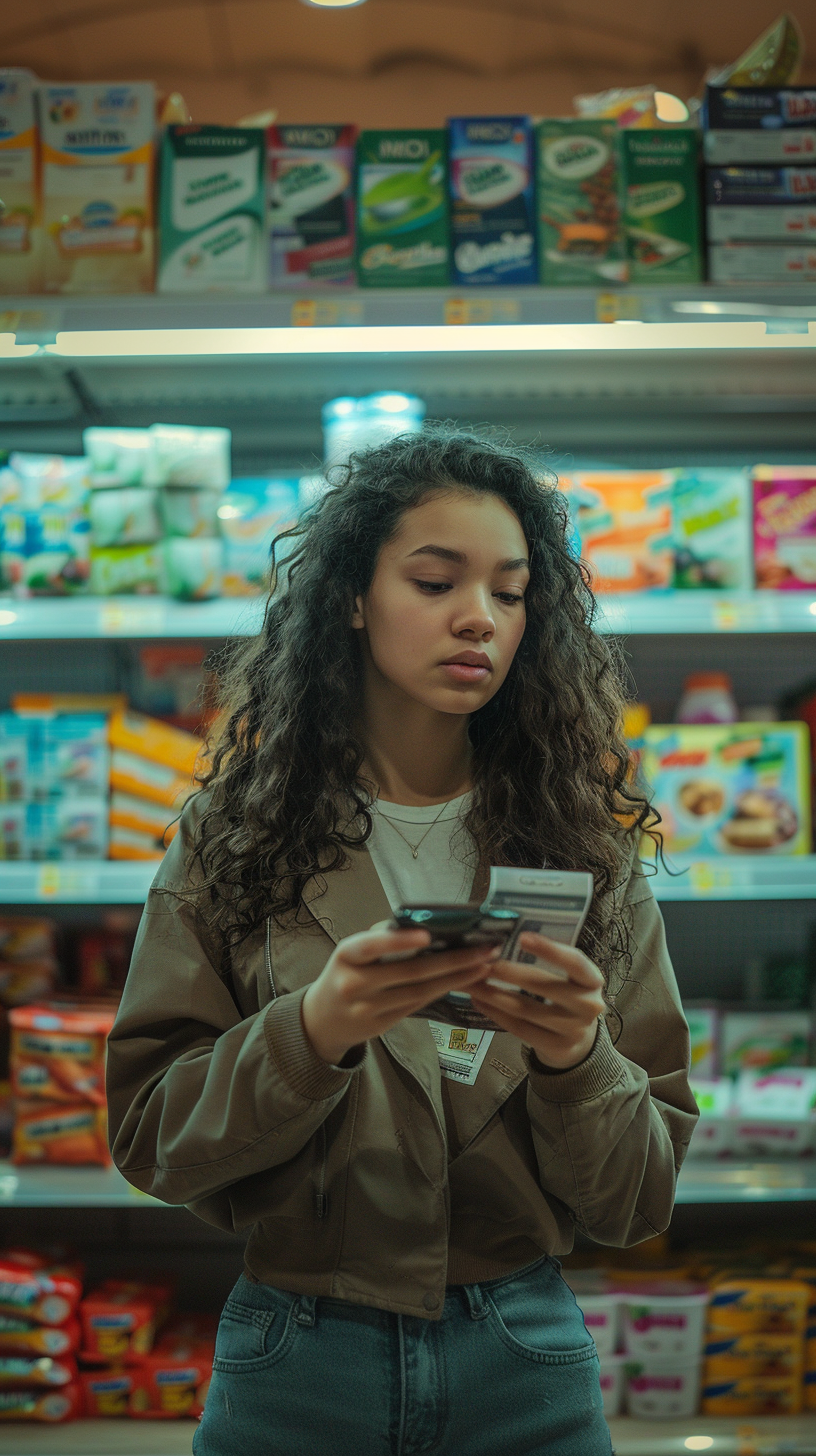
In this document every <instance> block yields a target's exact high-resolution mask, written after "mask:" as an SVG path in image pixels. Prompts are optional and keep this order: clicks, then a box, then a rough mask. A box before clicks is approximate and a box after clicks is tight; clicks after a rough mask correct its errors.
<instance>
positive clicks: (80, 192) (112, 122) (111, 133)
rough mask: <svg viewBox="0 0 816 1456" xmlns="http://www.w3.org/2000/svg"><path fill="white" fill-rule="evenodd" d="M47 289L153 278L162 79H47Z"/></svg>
mask: <svg viewBox="0 0 816 1456" xmlns="http://www.w3.org/2000/svg"><path fill="white" fill-rule="evenodd" d="M38 96H39V110H40V126H41V129H42V155H43V226H44V233H45V244H44V252H45V289H46V292H49V293H73V294H76V293H146V292H150V291H151V290H152V288H153V162H154V143H153V137H154V128H155V121H154V118H155V106H156V96H155V89H154V87H153V85H152V83H150V82H147V81H145V82H138V83H136V84H132V85H130V84H116V85H107V84H101V83H100V84H97V83H83V84H81V85H41V86H39V88H38Z"/></svg>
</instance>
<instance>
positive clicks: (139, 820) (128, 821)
mask: <svg viewBox="0 0 816 1456" xmlns="http://www.w3.org/2000/svg"><path fill="white" fill-rule="evenodd" d="M110 822H111V830H112V831H113V830H119V829H127V830H131V831H133V833H134V834H137V835H146V836H147V837H148V839H149V841H150V844H151V845H152V847H153V849H154V850H155V852H156V854H157V855H158V857H161V856H162V855H163V854H164V851H165V849H166V848H167V845H168V844H169V843H170V841H171V840H172V839H173V838H174V837H175V834H176V832H177V830H178V823H177V822H175V821H174V818H173V815H172V814H171V813H169V811H168V809H167V808H166V807H165V806H164V805H163V804H157V803H155V802H154V801H153V800H152V799H144V798H139V797H137V796H136V795H135V794H120V793H118V792H116V791H114V793H113V794H112V795H111V808H110ZM111 840H112V844H115V843H116V842H117V836H116V835H115V834H114V833H113V832H112V834H111ZM152 857H153V856H152V855H151V858H152Z"/></svg>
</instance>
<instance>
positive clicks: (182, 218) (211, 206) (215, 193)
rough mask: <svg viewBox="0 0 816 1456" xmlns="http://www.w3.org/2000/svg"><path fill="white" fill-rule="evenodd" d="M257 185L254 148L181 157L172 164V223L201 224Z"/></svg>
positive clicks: (186, 227) (238, 203)
mask: <svg viewBox="0 0 816 1456" xmlns="http://www.w3.org/2000/svg"><path fill="white" fill-rule="evenodd" d="M257 187H258V156H257V152H255V151H254V150H253V151H247V152H241V153H239V154H238V156H230V157H180V158H179V159H178V160H177V161H176V162H175V163H174V166H173V204H172V219H173V226H174V228H176V229H177V230H178V232H180V233H191V232H194V231H195V230H196V229H198V228H204V227H206V226H207V225H208V224H209V223H212V222H215V220H216V218H219V217H223V216H224V214H225V213H228V212H232V211H234V209H235V208H238V207H243V206H245V205H246V204H247V203H248V202H250V201H251V200H252V198H253V197H254V196H255V192H256V190H257Z"/></svg>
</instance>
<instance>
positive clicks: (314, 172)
mask: <svg viewBox="0 0 816 1456" xmlns="http://www.w3.org/2000/svg"><path fill="white" fill-rule="evenodd" d="M356 137H357V128H356V127H355V126H271V127H270V128H269V130H268V131H267V134H266V142H267V150H266V156H267V167H268V183H269V281H270V284H271V286H272V288H304V287H308V286H309V285H310V284H313V283H319V284H322V283H328V284H332V285H334V286H337V285H338V284H353V283H354V146H355V141H356Z"/></svg>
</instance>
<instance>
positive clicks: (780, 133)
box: [703, 86, 816, 166]
mask: <svg viewBox="0 0 816 1456" xmlns="http://www.w3.org/2000/svg"><path fill="white" fill-rule="evenodd" d="M704 114H705V126H706V128H707V130H706V131H705V133H704V135H703V154H704V156H705V159H706V161H707V162H711V163H714V164H715V165H717V166H721V165H728V164H729V163H731V162H789V161H790V162H797V161H802V162H806V161H808V160H811V159H814V160H816V89H814V88H813V87H810V86H785V87H775V86H709V87H707V89H706V100H705V113H704Z"/></svg>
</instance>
